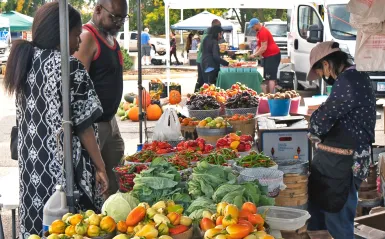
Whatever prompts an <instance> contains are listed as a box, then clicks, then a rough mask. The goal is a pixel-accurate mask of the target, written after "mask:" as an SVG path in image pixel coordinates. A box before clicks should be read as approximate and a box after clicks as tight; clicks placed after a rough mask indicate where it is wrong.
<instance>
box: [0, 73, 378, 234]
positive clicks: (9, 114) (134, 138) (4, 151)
mask: <svg viewBox="0 0 385 239" xmlns="http://www.w3.org/2000/svg"><path fill="white" fill-rule="evenodd" d="M172 81H175V82H179V83H181V85H182V92H183V93H189V92H193V89H194V86H195V82H196V77H190V78H180V79H173V80H172ZM0 84H1V79H0ZM143 85H144V86H145V87H146V88H148V80H145V81H144V82H143ZM124 92H125V93H128V92H137V82H136V81H134V80H130V81H125V82H124ZM311 94H312V92H301V95H302V96H305V97H306V96H310V95H311ZM0 102H1V103H2V104H0V152H1V154H0V192H4V191H3V189H4V188H5V189H6V190H5V191H10V189H11V188H10V187H12V188H14V187H17V185H18V177H17V173H18V168H17V162H15V161H13V160H11V159H10V153H9V140H10V132H11V128H12V126H14V125H15V106H14V100H13V99H12V98H11V97H8V96H7V95H6V94H5V93H4V91H3V90H2V87H0ZM379 111H380V112H381V114H382V120H377V126H376V142H377V144H380V145H385V137H384V120H383V110H382V109H381V108H379ZM118 124H119V127H120V131H121V133H122V137H123V138H124V140H125V146H126V147H125V148H126V149H125V152H126V153H127V154H128V153H133V152H135V150H136V145H137V144H138V143H139V133H138V132H139V130H138V123H133V122H130V121H124V122H121V121H120V120H118ZM154 125H155V122H148V126H149V127H151V126H154ZM1 216H2V219H3V223H4V230H5V238H7V239H8V238H11V223H10V218H11V213H10V211H2V212H1Z"/></svg>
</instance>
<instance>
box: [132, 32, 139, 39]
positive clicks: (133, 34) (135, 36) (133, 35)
mask: <svg viewBox="0 0 385 239" xmlns="http://www.w3.org/2000/svg"><path fill="white" fill-rule="evenodd" d="M131 40H138V33H135V32H133V33H131Z"/></svg>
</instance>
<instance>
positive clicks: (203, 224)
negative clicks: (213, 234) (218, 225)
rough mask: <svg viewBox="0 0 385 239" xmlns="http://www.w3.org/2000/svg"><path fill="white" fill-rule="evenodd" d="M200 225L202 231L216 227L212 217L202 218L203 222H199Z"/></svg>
mask: <svg viewBox="0 0 385 239" xmlns="http://www.w3.org/2000/svg"><path fill="white" fill-rule="evenodd" d="M199 226H200V228H201V230H202V231H204V232H205V231H207V230H209V229H212V228H214V227H215V224H214V222H213V221H212V220H211V219H210V218H207V217H205V218H202V220H201V222H200V223H199Z"/></svg>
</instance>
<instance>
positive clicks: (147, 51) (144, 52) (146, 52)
mask: <svg viewBox="0 0 385 239" xmlns="http://www.w3.org/2000/svg"><path fill="white" fill-rule="evenodd" d="M142 56H151V46H150V45H142Z"/></svg>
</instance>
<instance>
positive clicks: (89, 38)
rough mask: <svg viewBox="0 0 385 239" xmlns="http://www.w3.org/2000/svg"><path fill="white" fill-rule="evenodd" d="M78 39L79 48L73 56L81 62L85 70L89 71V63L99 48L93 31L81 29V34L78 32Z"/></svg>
mask: <svg viewBox="0 0 385 239" xmlns="http://www.w3.org/2000/svg"><path fill="white" fill-rule="evenodd" d="M80 39H81V43H80V45H79V50H78V51H77V52H75V54H74V57H76V58H77V59H78V60H79V61H80V62H81V63H83V65H84V67H85V68H86V70H87V71H89V70H90V66H91V63H92V61H93V60H94V57H95V56H96V55H97V54H98V51H99V49H98V46H97V43H96V42H95V38H94V36H93V33H91V32H89V31H87V30H83V32H82V34H80Z"/></svg>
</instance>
